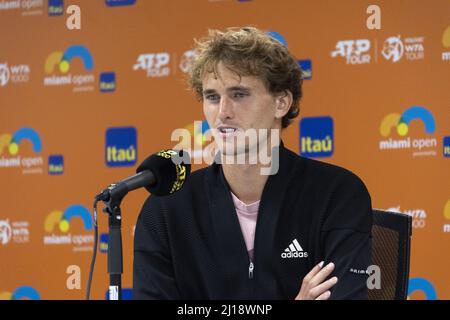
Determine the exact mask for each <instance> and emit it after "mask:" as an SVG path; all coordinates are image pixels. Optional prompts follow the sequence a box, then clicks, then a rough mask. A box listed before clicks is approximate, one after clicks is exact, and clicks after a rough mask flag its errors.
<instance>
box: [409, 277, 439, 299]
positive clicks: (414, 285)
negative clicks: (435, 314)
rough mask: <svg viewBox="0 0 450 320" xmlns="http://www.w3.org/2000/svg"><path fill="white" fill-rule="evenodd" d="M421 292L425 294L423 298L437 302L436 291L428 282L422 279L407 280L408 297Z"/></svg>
mask: <svg viewBox="0 0 450 320" xmlns="http://www.w3.org/2000/svg"><path fill="white" fill-rule="evenodd" d="M417 290H418V291H422V292H423V293H425V297H426V299H427V300H437V294H436V290H435V289H434V287H433V285H432V284H431V282H430V281H428V280H426V279H424V278H412V279H409V284H408V297H409V296H410V295H411V294H412V293H413V292H414V291H417Z"/></svg>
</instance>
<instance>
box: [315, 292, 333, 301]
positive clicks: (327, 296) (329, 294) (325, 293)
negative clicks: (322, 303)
mask: <svg viewBox="0 0 450 320" xmlns="http://www.w3.org/2000/svg"><path fill="white" fill-rule="evenodd" d="M330 296H331V292H330V291H325V292H324V293H322V294H321V295H320V296H318V297H317V298H316V300H328V299H329V298H330Z"/></svg>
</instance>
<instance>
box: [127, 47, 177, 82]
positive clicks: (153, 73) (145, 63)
mask: <svg viewBox="0 0 450 320" xmlns="http://www.w3.org/2000/svg"><path fill="white" fill-rule="evenodd" d="M169 62H170V55H169V53H167V52H160V53H143V54H140V55H139V56H138V58H137V61H136V64H135V65H134V66H133V70H134V71H139V70H143V71H145V72H146V74H147V77H148V78H160V77H167V76H169V74H170V67H169Z"/></svg>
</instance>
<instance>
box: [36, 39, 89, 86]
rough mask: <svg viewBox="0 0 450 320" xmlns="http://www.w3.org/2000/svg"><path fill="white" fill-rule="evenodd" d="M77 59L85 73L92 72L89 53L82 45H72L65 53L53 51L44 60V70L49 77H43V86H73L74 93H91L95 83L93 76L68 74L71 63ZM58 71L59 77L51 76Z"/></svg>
mask: <svg viewBox="0 0 450 320" xmlns="http://www.w3.org/2000/svg"><path fill="white" fill-rule="evenodd" d="M75 58H78V59H80V60H81V62H82V63H83V67H84V70H85V71H92V70H93V68H94V62H93V58H92V55H91V53H90V51H89V50H88V49H87V48H86V47H85V46H82V45H74V46H71V47H69V48H68V49H67V50H66V51H64V52H62V51H55V52H52V53H50V54H49V55H48V57H47V59H46V60H45V65H44V70H45V73H46V74H48V75H49V76H46V77H44V85H45V86H64V85H74V86H75V87H74V91H92V90H93V89H94V87H93V83H94V81H95V77H94V74H92V73H88V74H71V73H69V71H70V69H71V67H72V63H73V61H74V60H75ZM55 69H58V70H59V72H60V73H61V74H63V75H62V76H61V75H55V74H53V73H54V72H55Z"/></svg>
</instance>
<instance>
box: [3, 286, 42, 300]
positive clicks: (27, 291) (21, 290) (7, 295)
mask: <svg viewBox="0 0 450 320" xmlns="http://www.w3.org/2000/svg"><path fill="white" fill-rule="evenodd" d="M0 300H41V296H40V295H39V292H37V291H36V289H34V288H33V287H30V286H22V287H18V288H17V289H16V290H14V291H13V292H9V291H3V292H0Z"/></svg>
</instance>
